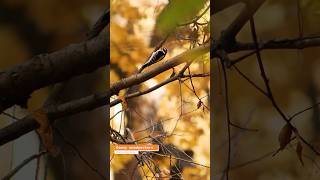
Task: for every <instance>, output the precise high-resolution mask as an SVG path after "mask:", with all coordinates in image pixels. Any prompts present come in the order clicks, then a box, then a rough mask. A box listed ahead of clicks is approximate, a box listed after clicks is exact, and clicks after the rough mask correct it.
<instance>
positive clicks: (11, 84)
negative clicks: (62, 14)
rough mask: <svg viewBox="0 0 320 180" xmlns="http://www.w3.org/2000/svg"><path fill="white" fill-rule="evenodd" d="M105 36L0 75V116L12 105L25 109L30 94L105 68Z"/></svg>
mask: <svg viewBox="0 0 320 180" xmlns="http://www.w3.org/2000/svg"><path fill="white" fill-rule="evenodd" d="M107 34H108V33H103V34H102V35H101V36H99V37H97V38H95V39H92V40H90V41H85V42H82V43H79V44H73V45H70V46H68V47H66V48H64V49H61V50H59V51H56V52H53V53H50V54H41V55H38V56H35V57H33V58H32V59H30V60H28V61H27V62H25V63H23V64H21V65H17V66H15V67H13V68H11V69H9V70H7V71H3V72H0V112H1V111H3V110H5V109H7V108H9V107H11V106H12V105H14V104H18V105H22V106H25V105H26V103H27V100H28V98H29V96H30V94H31V93H32V92H33V91H35V90H37V89H40V88H42V87H45V86H48V85H50V84H54V83H57V82H61V81H65V80H67V79H69V78H72V77H75V76H79V75H81V74H84V73H89V72H92V71H94V70H96V69H98V68H99V67H103V66H105V65H106V64H107V52H109V45H108V44H109V36H108V35H107Z"/></svg>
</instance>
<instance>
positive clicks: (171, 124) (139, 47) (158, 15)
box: [110, 0, 210, 180]
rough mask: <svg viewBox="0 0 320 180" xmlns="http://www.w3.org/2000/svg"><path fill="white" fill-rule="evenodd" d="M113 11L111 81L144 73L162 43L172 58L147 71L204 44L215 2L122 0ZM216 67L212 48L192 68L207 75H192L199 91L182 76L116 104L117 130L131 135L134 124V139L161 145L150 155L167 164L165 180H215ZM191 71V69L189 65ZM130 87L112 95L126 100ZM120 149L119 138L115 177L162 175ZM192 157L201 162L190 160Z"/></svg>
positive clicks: (112, 112)
mask: <svg viewBox="0 0 320 180" xmlns="http://www.w3.org/2000/svg"><path fill="white" fill-rule="evenodd" d="M110 14H111V15H110V17H111V21H110V35H111V39H110V41H111V42H110V51H111V54H110V56H111V57H110V62H111V64H110V66H111V71H110V75H111V77H110V78H111V84H112V83H114V82H116V81H118V80H119V79H122V78H125V77H129V76H132V75H134V74H135V73H137V71H138V69H139V68H140V67H141V66H142V64H143V63H144V62H145V61H146V60H147V59H148V57H149V56H150V54H151V53H152V52H153V51H155V49H156V47H157V46H159V44H161V47H165V48H167V49H168V53H167V55H166V57H165V58H164V59H163V60H162V61H160V62H158V63H157V64H155V65H152V66H151V67H149V68H146V69H145V70H144V71H148V70H150V69H153V68H156V67H157V65H158V64H162V63H164V62H166V61H168V60H169V59H170V58H172V57H175V56H177V55H179V54H181V53H182V52H185V51H188V50H190V49H192V48H196V47H198V46H202V45H203V44H204V43H205V42H206V41H207V40H208V38H209V37H210V29H209V20H210V17H209V16H210V3H209V1H205V0H204V1H193V0H187V1H168V0H157V1H150V0H130V1H129V0H114V1H111V13H110ZM198 16H199V18H197V17H198ZM195 19H196V20H195ZM192 21H194V23H193V22H192ZM177 23H179V24H180V25H178V26H177ZM183 66H184V65H180V66H177V67H175V68H174V69H171V70H168V71H165V72H163V73H161V74H159V75H158V76H156V77H154V78H152V79H150V80H148V81H146V82H143V83H141V84H139V85H136V86H133V87H131V88H129V89H128V90H127V91H128V93H129V94H130V93H132V92H135V91H137V90H140V91H143V90H146V89H148V88H150V87H153V86H155V85H157V84H159V83H161V82H162V81H164V80H166V79H168V78H169V77H170V76H171V75H174V74H173V73H178V72H179V70H180V69H181V68H182V67H183ZM209 66H210V63H209V52H208V53H206V54H204V55H203V56H200V57H199V58H198V59H197V60H196V61H195V62H194V63H192V64H191V66H190V72H191V73H192V74H196V73H198V74H199V73H200V74H206V75H207V76H205V77H199V78H196V77H194V78H192V82H193V84H194V89H195V91H196V95H195V93H194V91H193V90H192V85H191V81H190V79H188V78H183V79H181V82H180V83H179V81H174V82H172V83H170V84H168V85H165V86H162V87H161V88H159V89H157V90H155V91H153V92H151V93H148V94H145V95H143V96H139V97H136V98H133V99H129V100H127V102H126V103H122V104H117V105H115V106H113V107H111V108H110V119H111V120H110V126H111V127H112V128H113V129H114V130H116V131H118V132H119V133H120V134H122V135H123V136H126V135H127V134H128V133H127V131H126V129H129V130H130V132H131V133H132V135H133V136H134V139H136V140H140V139H142V140H141V141H139V143H143V142H144V143H156V144H160V149H162V150H161V151H160V152H159V154H155V153H153V154H152V153H151V154H149V155H150V158H151V159H150V161H153V166H152V168H151V169H153V168H154V169H157V168H159V169H160V171H158V174H157V176H158V177H162V179H180V178H183V179H209V178H210V173H209V172H210V169H209V166H210V147H209V142H210V131H209V125H210V118H209V117H210V116H209V106H208V99H209V90H210V87H209ZM144 71H143V72H144ZM185 74H186V75H188V70H187V71H186V72H185ZM125 93H126V91H121V92H120V93H119V95H118V96H114V97H111V98H110V101H111V102H112V101H113V100H114V99H116V98H122V99H123V96H124V95H125ZM199 101H201V102H199ZM154 139H156V142H155V140H154ZM113 149H114V146H113V143H111V149H110V159H111V161H110V166H111V169H110V175H111V178H112V179H116V180H117V179H131V178H133V179H152V177H154V176H155V175H154V174H152V172H151V170H150V168H148V167H147V166H146V164H144V166H142V167H141V166H138V165H137V160H136V159H135V157H134V156H133V155H115V154H113ZM165 150H169V151H170V152H171V153H170V154H171V155H172V156H171V158H170V156H169V154H168V153H165V152H163V151H165ZM161 155H162V156H161ZM175 158H180V159H183V160H186V161H189V162H186V161H183V160H177V159H175ZM192 161H193V162H196V163H198V164H195V163H190V162H192ZM155 171H157V170H155Z"/></svg>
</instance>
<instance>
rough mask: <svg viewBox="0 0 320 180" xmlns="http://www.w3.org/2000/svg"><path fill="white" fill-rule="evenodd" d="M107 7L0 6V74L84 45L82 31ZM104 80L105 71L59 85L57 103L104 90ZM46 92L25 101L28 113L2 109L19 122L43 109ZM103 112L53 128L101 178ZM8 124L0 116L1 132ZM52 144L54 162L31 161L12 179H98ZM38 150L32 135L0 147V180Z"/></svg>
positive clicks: (79, 1) (72, 1) (16, 2)
mask: <svg viewBox="0 0 320 180" xmlns="http://www.w3.org/2000/svg"><path fill="white" fill-rule="evenodd" d="M108 7H109V2H108V1H106V0H69V1H63V0H55V1H52V0H30V1H20V0H2V1H0V50H1V53H0V70H1V71H4V70H5V69H8V68H11V67H13V66H15V65H17V64H20V63H23V62H25V61H27V60H28V59H30V58H31V57H33V56H35V55H38V54H40V53H50V52H53V51H56V50H58V49H61V48H63V47H65V46H67V45H69V44H71V43H78V42H81V41H83V40H84V39H85V37H86V36H85V34H86V32H88V30H89V29H90V28H91V27H92V25H93V24H94V23H95V22H96V21H97V19H98V18H99V17H100V16H101V15H102V13H103V11H104V10H105V9H107V8H108ZM75 68H76V67H75ZM106 80H107V75H106V70H105V69H100V70H98V71H96V72H94V73H91V74H85V75H83V76H80V77H77V78H74V79H72V80H69V81H68V82H66V83H65V84H64V85H65V86H64V89H63V91H62V92H61V94H60V97H59V102H66V101H69V100H71V99H77V98H79V97H83V96H86V95H89V94H91V93H93V92H100V91H105V88H106V85H105V82H106ZM51 89H52V87H48V88H43V89H40V90H38V91H35V92H34V93H33V94H32V97H31V98H30V99H29V102H28V110H26V109H21V108H20V107H18V106H14V107H12V108H10V109H8V110H6V113H8V114H11V115H13V116H15V117H17V118H22V117H24V116H25V115H27V114H28V111H32V110H35V109H38V108H40V107H41V106H42V105H43V103H44V101H45V99H46V97H47V96H48V93H49V92H50V91H51ZM105 108H106V107H101V108H98V109H96V110H94V111H90V112H83V113H80V114H78V115H75V116H71V117H68V118H65V119H64V120H61V121H59V122H58V123H56V124H55V125H54V126H55V128H57V129H59V130H60V131H61V133H62V134H63V136H64V138H65V139H67V140H68V141H69V142H72V144H73V145H74V146H75V147H77V149H78V150H79V152H80V153H81V155H82V156H83V157H84V158H85V159H86V160H87V161H88V162H89V163H90V164H91V165H92V166H93V167H95V168H96V169H98V170H99V171H100V172H101V173H102V174H106V169H107V163H106V152H107V150H106V143H107V141H106V137H105V134H104V133H105V130H106V129H105V128H104V127H106V126H105V118H106V116H107V115H106V110H105ZM13 121H15V119H12V118H10V117H8V116H5V115H3V114H2V115H0V128H3V127H5V126H7V125H8V124H10V123H11V122H13ZM55 141H56V142H55V144H56V145H57V146H59V147H60V150H61V152H62V153H61V154H60V155H59V156H58V157H57V158H52V157H50V156H43V158H41V159H40V160H34V161H32V162H30V163H29V164H28V165H26V166H25V167H23V168H22V169H21V170H20V171H19V172H18V173H17V174H16V175H15V176H14V177H13V178H12V179H13V180H20V179H35V177H38V179H52V180H53V179H79V180H80V179H83V180H84V179H101V177H99V175H97V173H96V172H93V171H92V170H91V169H90V167H88V166H87V165H86V163H84V161H83V160H81V159H80V158H79V156H78V155H77V153H76V152H75V150H74V149H73V148H71V147H70V145H68V144H67V143H66V142H65V141H64V140H62V137H61V136H59V135H57V134H56V133H55ZM42 148H43V147H41V146H39V139H38V136H37V134H36V133H35V132H34V131H33V132H31V133H28V134H27V135H25V136H22V137H21V138H19V139H17V140H15V141H12V142H10V143H7V144H5V145H3V146H1V147H0V177H3V176H5V175H6V174H7V173H8V172H9V171H10V170H11V169H13V168H14V167H16V166H17V165H18V164H20V163H21V162H22V161H23V160H24V159H26V158H28V157H30V156H31V155H33V154H36V153H38V152H39V150H42ZM37 164H38V165H37ZM37 167H39V170H38V173H37V174H38V175H36V171H37V170H36V169H37Z"/></svg>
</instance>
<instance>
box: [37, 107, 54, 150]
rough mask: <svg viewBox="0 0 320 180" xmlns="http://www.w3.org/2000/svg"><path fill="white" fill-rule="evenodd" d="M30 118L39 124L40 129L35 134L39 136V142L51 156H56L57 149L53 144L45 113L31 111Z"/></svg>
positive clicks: (40, 110)
mask: <svg viewBox="0 0 320 180" xmlns="http://www.w3.org/2000/svg"><path fill="white" fill-rule="evenodd" d="M31 114H32V117H33V118H34V119H35V120H36V121H37V122H38V123H39V125H40V127H39V128H38V129H37V132H38V133H39V135H40V138H41V141H42V143H43V145H44V146H45V147H46V149H47V150H48V151H49V152H50V154H51V155H53V156H57V155H58V154H59V149H58V147H56V146H55V145H54V144H53V134H52V128H51V126H50V122H49V119H48V116H47V113H46V112H45V111H44V110H43V109H38V110H36V111H33V112H32V113H31Z"/></svg>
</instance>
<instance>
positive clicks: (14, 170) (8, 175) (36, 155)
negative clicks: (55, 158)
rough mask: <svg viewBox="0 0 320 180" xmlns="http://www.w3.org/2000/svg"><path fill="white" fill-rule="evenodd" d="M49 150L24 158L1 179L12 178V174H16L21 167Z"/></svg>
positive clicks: (8, 179) (7, 179)
mask: <svg viewBox="0 0 320 180" xmlns="http://www.w3.org/2000/svg"><path fill="white" fill-rule="evenodd" d="M46 153H47V151H41V152H40V153H37V154H34V155H32V156H30V157H28V158H27V159H25V160H23V161H22V163H20V164H19V165H18V166H17V167H15V168H14V169H13V170H11V171H10V172H9V173H8V174H7V175H6V176H4V177H3V178H1V180H10V178H11V177H12V176H14V175H15V174H16V173H17V172H18V171H19V170H20V169H21V168H23V167H24V166H25V165H27V164H28V163H29V162H31V161H32V160H34V159H38V158H40V157H41V156H43V155H45V154H46Z"/></svg>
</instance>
